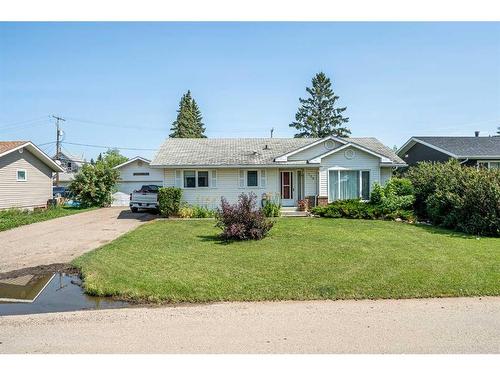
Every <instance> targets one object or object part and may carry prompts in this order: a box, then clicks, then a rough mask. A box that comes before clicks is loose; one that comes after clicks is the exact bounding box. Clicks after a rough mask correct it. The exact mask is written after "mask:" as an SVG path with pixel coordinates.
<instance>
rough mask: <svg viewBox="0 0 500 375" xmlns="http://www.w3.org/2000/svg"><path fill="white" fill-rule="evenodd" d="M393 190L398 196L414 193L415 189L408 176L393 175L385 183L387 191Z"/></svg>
mask: <svg viewBox="0 0 500 375" xmlns="http://www.w3.org/2000/svg"><path fill="white" fill-rule="evenodd" d="M388 190H391V191H392V192H394V194H396V195H397V196H404V195H414V194H415V189H414V188H413V185H412V183H411V181H410V180H409V179H407V178H400V177H392V178H391V179H389V181H387V184H386V185H385V191H386V192H387V191H388Z"/></svg>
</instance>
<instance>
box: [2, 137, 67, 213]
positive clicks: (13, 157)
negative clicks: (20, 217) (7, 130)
mask: <svg viewBox="0 0 500 375" xmlns="http://www.w3.org/2000/svg"><path fill="white" fill-rule="evenodd" d="M53 172H63V169H62V168H61V167H60V166H59V165H58V164H57V163H55V162H54V161H53V160H52V159H51V158H50V157H49V156H47V155H46V154H45V153H44V152H43V151H41V150H40V149H39V148H38V147H36V146H35V145H34V144H33V143H31V142H29V141H8V142H3V141H0V210H1V209H7V208H22V209H33V208H37V207H46V206H47V201H48V200H49V199H51V198H52V173H53Z"/></svg>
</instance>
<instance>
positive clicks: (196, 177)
mask: <svg viewBox="0 0 500 375" xmlns="http://www.w3.org/2000/svg"><path fill="white" fill-rule="evenodd" d="M208 186H209V182H208V171H184V187H185V188H196V187H208Z"/></svg>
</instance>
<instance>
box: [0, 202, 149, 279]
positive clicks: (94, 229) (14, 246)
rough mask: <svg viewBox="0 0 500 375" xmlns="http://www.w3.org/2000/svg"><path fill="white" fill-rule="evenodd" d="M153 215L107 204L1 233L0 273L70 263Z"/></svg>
mask: <svg viewBox="0 0 500 375" xmlns="http://www.w3.org/2000/svg"><path fill="white" fill-rule="evenodd" d="M153 218H154V216H153V215H150V214H148V213H145V212H144V213H136V214H133V213H132V212H130V211H128V210H124V208H123V207H110V208H102V209H98V210H92V211H88V212H83V213H79V214H75V215H70V216H65V217H60V218H57V219H53V220H48V221H43V222H39V223H35V224H30V225H24V226H21V227H18V228H14V229H10V230H7V231H3V232H0V244H1V249H0V255H1V260H0V273H4V272H7V271H12V270H17V269H21V268H27V267H34V266H39V265H46V264H53V263H69V262H70V261H72V260H73V259H74V258H76V257H77V256H80V255H82V254H84V253H86V252H87V251H90V250H93V249H95V248H97V247H99V246H101V245H104V244H105V243H108V242H110V241H112V240H114V239H115V238H117V237H119V236H120V235H122V234H124V233H126V232H128V231H130V230H132V229H134V228H136V227H138V226H139V225H141V224H143V223H144V222H145V221H149V220H152V219H153Z"/></svg>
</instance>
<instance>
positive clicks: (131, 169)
mask: <svg viewBox="0 0 500 375" xmlns="http://www.w3.org/2000/svg"><path fill="white" fill-rule="evenodd" d="M139 164H140V163H139V160H136V161H134V162H133V163H130V164H127V165H125V166H123V167H121V168H119V169H118V172H120V178H119V181H120V182H132V181H163V170H162V169H158V168H151V167H150V166H149V164H147V163H145V162H142V165H141V166H140V165H139ZM134 173H149V176H134Z"/></svg>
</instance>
